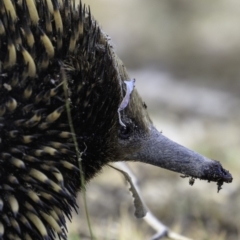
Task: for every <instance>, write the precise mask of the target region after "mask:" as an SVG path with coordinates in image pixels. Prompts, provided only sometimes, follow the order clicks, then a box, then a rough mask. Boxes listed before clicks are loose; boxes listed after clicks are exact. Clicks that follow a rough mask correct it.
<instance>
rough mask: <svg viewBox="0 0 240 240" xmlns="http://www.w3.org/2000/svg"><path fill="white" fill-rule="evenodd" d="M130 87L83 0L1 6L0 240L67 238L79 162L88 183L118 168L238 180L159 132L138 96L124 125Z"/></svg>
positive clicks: (2, 2) (9, 0) (16, 0)
mask: <svg viewBox="0 0 240 240" xmlns="http://www.w3.org/2000/svg"><path fill="white" fill-rule="evenodd" d="M127 79H128V76H127V74H126V71H125V69H124V67H123V65H122V64H121V62H120V60H119V59H118V58H117V56H116V55H115V54H114V52H113V50H112V48H111V46H110V44H109V41H108V38H107V37H106V35H105V34H104V33H102V31H101V29H100V28H99V27H98V25H97V23H96V22H95V21H94V20H93V19H92V17H91V13H90V10H86V9H85V7H82V4H81V3H80V2H77V1H68V0H59V1H58V0H37V1H35V0H0V239H35V240H41V239H54V238H55V236H56V235H58V236H60V237H61V238H62V239H66V238H67V237H66V224H65V217H64V216H65V215H66V216H67V217H68V218H71V209H72V208H76V207H77V205H76V202H75V199H76V193H77V191H78V190H79V189H80V188H81V181H80V170H79V161H80V162H81V166H82V169H81V172H82V173H83V175H84V178H85V179H86V180H89V179H90V178H92V177H93V176H94V175H95V174H96V173H97V172H99V171H100V170H101V168H102V166H103V165H105V164H106V163H108V162H111V161H118V160H135V161H137V160H139V161H142V162H147V163H150V164H154V165H157V166H161V167H164V168H168V169H170V170H174V171H178V172H181V173H185V174H189V175H191V176H193V177H199V178H202V179H208V180H213V181H220V180H221V181H222V182H223V181H230V180H231V175H230V174H229V173H228V172H227V171H225V170H224V169H222V168H221V165H220V164H219V163H218V162H215V161H212V160H208V159H206V158H204V157H202V156H200V155H197V154H196V155H195V153H193V152H191V151H190V150H185V148H183V147H181V146H179V145H177V144H175V143H173V142H170V140H168V139H166V138H165V137H163V136H162V135H161V134H160V133H158V132H157V131H156V129H155V128H154V127H153V126H152V123H151V120H150V119H149V117H148V114H147V112H146V109H145V104H144V103H143V102H142V100H141V99H140V97H139V96H138V94H137V92H136V90H134V91H133V92H132V93H131V99H130V101H129V103H128V105H127V107H126V108H125V109H122V110H123V111H121V113H120V118H121V121H123V122H124V126H122V125H121V124H120V122H121V121H120V119H119V114H118V109H119V106H120V104H121V101H122V99H123V98H124V96H125V94H126V92H127V89H126V85H125V83H124V80H127ZM68 106H69V109H68ZM69 116H70V117H69ZM71 123H72V125H71ZM71 126H72V128H71ZM74 137H75V138H76V141H77V146H75V144H74ZM174 144H175V145H174ZM159 147H160V148H159ZM161 147H162V150H161ZM168 148H169V151H167V149H168ZM190 158H191V159H190ZM157 159H158V160H157ZM184 159H186V161H187V162H188V163H189V162H190V167H188V168H186V167H185V168H184V167H181V166H180V165H181V161H184ZM189 159H190V160H189ZM195 160H196V161H197V166H195V165H194V164H195V163H194V161H195ZM179 166H180V167H179ZM185 166H186V165H185ZM199 169H201V173H199V172H198V170H199Z"/></svg>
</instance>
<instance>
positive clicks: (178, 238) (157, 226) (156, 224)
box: [109, 162, 192, 240]
mask: <svg viewBox="0 0 240 240" xmlns="http://www.w3.org/2000/svg"><path fill="white" fill-rule="evenodd" d="M109 166H110V167H112V168H113V169H115V170H117V171H119V172H121V173H122V174H123V176H124V177H125V179H126V180H127V182H128V183H129V184H130V189H129V190H130V191H131V193H132V195H133V198H134V206H135V216H136V217H138V218H143V219H144V220H145V221H146V222H147V223H148V224H149V226H151V227H152V228H153V229H154V230H156V231H157V233H156V234H155V235H154V236H153V237H151V240H159V239H162V238H164V237H167V238H169V239H173V240H192V239H190V238H187V237H185V236H182V235H180V234H177V233H175V232H173V231H171V230H170V229H169V228H168V227H167V226H165V225H164V224H163V223H162V222H161V221H159V220H158V219H157V218H156V217H155V216H154V214H153V213H152V212H151V211H150V210H149V208H148V207H147V206H146V204H145V202H144V200H143V197H142V194H141V191H140V189H139V186H138V180H137V178H136V176H135V175H134V174H133V172H132V171H131V169H130V168H129V166H128V165H127V163H125V162H118V163H114V166H112V165H109Z"/></svg>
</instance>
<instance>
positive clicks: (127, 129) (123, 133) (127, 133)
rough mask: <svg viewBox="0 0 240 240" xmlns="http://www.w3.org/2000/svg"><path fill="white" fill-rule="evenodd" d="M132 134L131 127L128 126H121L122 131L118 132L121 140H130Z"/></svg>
mask: <svg viewBox="0 0 240 240" xmlns="http://www.w3.org/2000/svg"><path fill="white" fill-rule="evenodd" d="M131 132H132V130H131V127H130V126H129V125H127V126H126V127H124V126H121V127H120V129H119V130H118V136H119V138H121V139H128V138H129V137H130V134H131Z"/></svg>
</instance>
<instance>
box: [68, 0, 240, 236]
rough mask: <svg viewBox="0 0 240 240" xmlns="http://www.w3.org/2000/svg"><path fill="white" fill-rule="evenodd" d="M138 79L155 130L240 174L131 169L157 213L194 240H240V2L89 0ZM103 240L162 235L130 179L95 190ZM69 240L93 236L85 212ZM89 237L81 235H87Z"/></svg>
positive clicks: (110, 180) (106, 178)
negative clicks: (208, 177)
mask: <svg viewBox="0 0 240 240" xmlns="http://www.w3.org/2000/svg"><path fill="white" fill-rule="evenodd" d="M83 2H84V3H85V4H86V5H90V7H91V12H92V15H93V16H94V18H95V19H96V20H97V21H98V22H99V24H100V26H101V27H102V29H103V30H104V32H106V33H107V34H109V36H110V37H111V39H112V44H113V46H114V47H115V50H116V52H117V54H118V56H119V57H120V58H121V59H122V61H123V63H124V64H125V66H126V67H127V68H128V70H129V74H130V76H131V78H136V88H137V89H138V91H139V93H140V95H141V96H142V97H143V99H144V101H145V102H146V104H147V106H148V109H149V113H150V116H151V118H152V120H153V122H154V123H155V126H156V127H157V128H158V129H159V130H162V131H163V134H164V135H165V136H167V137H169V138H171V139H172V140H174V141H176V142H178V143H180V144H182V145H184V146H186V147H188V148H191V149H194V150H195V151H197V152H199V153H201V154H203V155H206V156H207V157H209V158H212V159H217V160H219V161H221V163H222V164H223V166H224V167H225V168H226V169H228V170H229V171H230V172H231V173H232V175H233V178H234V180H233V182H232V183H231V184H224V185H223V189H222V190H221V191H220V193H217V186H216V183H207V182H203V181H200V180H196V181H195V184H194V185H193V186H190V185H189V183H188V179H184V178H181V177H180V174H177V173H173V172H170V171H167V170H164V169H160V168H156V167H151V166H147V165H144V164H136V163H134V164H131V165H130V166H131V168H132V170H133V172H134V173H135V174H136V176H137V177H138V178H139V184H140V188H141V190H142V193H143V196H144V198H145V200H146V202H147V204H148V206H149V208H150V209H151V210H152V212H153V213H154V214H155V215H156V216H157V217H158V218H159V219H160V220H161V221H162V222H163V223H164V224H166V225H167V226H169V227H170V228H171V229H172V230H174V231H176V232H178V233H181V234H183V235H185V236H187V237H190V238H192V239H199V240H202V239H204V240H207V239H211V240H219V239H220V240H236V239H240V177H239V172H240V109H239V108H240V1H238V0H228V1H225V0H218V1H209V0H202V1H192V0H161V1H159V0H148V1H146V0H131V1H129V0H121V1H114V0H97V1H96V0H85V1H83ZM87 201H88V211H89V214H90V218H91V223H92V228H93V231H94V234H95V236H96V237H97V239H101V240H103V239H106V240H128V239H129V240H130V239H139V240H143V239H149V238H150V237H151V236H152V235H153V234H154V231H153V230H152V229H151V228H150V227H149V226H148V225H147V224H146V223H145V222H144V221H143V220H138V219H136V218H135V217H134V209H133V203H132V198H131V194H130V193H129V192H128V186H127V185H126V183H125V181H124V179H123V177H122V176H121V175H120V174H119V173H118V172H116V171H115V170H113V169H110V168H107V167H106V168H105V169H104V170H103V173H102V174H101V175H99V176H98V177H96V178H95V179H94V180H93V181H92V182H91V183H89V184H88V186H87ZM79 204H80V210H79V215H76V214H74V219H73V223H72V224H71V225H70V226H69V229H70V233H69V236H70V239H71V240H77V239H89V238H88V237H87V236H89V232H88V229H87V221H86V217H85V212H84V211H85V210H84V209H85V208H84V205H83V203H82V196H81V195H79ZM80 236H81V237H80Z"/></svg>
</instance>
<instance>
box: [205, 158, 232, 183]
mask: <svg viewBox="0 0 240 240" xmlns="http://www.w3.org/2000/svg"><path fill="white" fill-rule="evenodd" d="M201 179H203V180H208V181H214V182H220V181H221V182H225V183H230V182H232V180H233V178H232V175H231V173H230V172H229V171H228V170H226V169H224V168H223V167H222V165H221V164H220V162H218V161H215V160H213V162H212V163H211V164H209V166H207V167H205V169H203V175H202V177H201Z"/></svg>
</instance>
